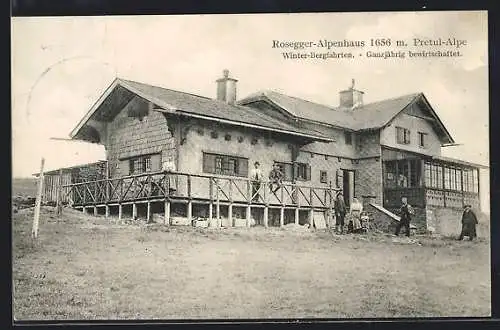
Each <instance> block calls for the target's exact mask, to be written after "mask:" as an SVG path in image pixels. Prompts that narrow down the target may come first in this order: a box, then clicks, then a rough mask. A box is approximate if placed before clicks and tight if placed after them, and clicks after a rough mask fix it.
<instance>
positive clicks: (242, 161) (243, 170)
mask: <svg viewBox="0 0 500 330" xmlns="http://www.w3.org/2000/svg"><path fill="white" fill-rule="evenodd" d="M238 174H239V175H241V176H248V159H246V158H239V159H238Z"/></svg>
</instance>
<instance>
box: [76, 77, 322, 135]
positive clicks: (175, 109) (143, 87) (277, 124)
mask: <svg viewBox="0 0 500 330" xmlns="http://www.w3.org/2000/svg"><path fill="white" fill-rule="evenodd" d="M117 86H121V87H123V88H125V89H127V90H128V91H130V92H132V93H134V94H137V95H139V96H140V97H142V98H144V99H146V100H148V101H150V102H152V103H154V104H156V105H157V106H159V107H161V108H162V109H160V111H161V110H164V112H168V113H172V114H180V115H187V116H189V115H192V116H195V115H198V117H202V118H205V119H208V120H215V121H217V120H219V121H224V122H227V123H231V124H235V125H241V126H245V125H246V126H251V127H257V128H261V129H265V130H270V131H278V132H281V133H285V134H291V135H298V136H304V137H308V138H313V139H317V140H322V141H330V140H331V139H330V138H328V137H326V136H324V135H322V134H321V133H319V132H315V131H311V130H304V129H301V128H299V127H295V126H293V125H291V124H288V123H285V122H283V121H279V120H277V119H275V118H273V117H270V116H268V115H266V114H263V113H261V112H260V111H258V110H256V109H253V108H251V107H245V106H241V105H231V104H227V103H226V102H223V101H219V100H214V99H211V98H208V97H204V96H199V95H195V94H190V93H185V92H180V91H176V90H171V89H166V88H162V87H158V86H152V85H148V84H144V83H140V82H136V81H131V80H126V79H121V78H117V79H116V80H115V81H114V82H113V84H112V85H111V86H110V87H109V88H108V90H107V91H106V92H105V93H104V94H103V96H102V97H101V99H100V101H98V102H97V103H96V104H95V105H94V107H92V109H91V110H90V111H89V113H88V114H87V115H86V116H85V117H84V118H83V119H82V121H81V122H80V124H79V125H78V126H77V127H76V128H75V129H74V130H73V132H72V133H71V136H72V137H74V136H75V135H76V134H77V133H78V131H79V130H80V129H81V127H82V126H83V125H84V124H85V122H86V121H88V119H90V117H91V116H92V115H93V114H94V113H95V112H98V111H99V107H100V105H101V104H102V103H103V102H104V99H105V98H106V97H107V95H110V94H111V93H112V90H114V89H115V88H117Z"/></svg>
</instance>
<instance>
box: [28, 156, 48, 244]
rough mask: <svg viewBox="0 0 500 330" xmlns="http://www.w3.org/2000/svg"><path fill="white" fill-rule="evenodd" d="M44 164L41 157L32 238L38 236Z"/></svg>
mask: <svg viewBox="0 0 500 330" xmlns="http://www.w3.org/2000/svg"><path fill="white" fill-rule="evenodd" d="M44 164H45V159H44V158H42V161H41V165H40V174H39V177H38V191H37V195H36V202H35V215H34V217H33V228H32V230H31V236H32V237H33V238H35V239H36V238H37V237H38V222H39V220H40V206H41V204H42V191H43V166H44Z"/></svg>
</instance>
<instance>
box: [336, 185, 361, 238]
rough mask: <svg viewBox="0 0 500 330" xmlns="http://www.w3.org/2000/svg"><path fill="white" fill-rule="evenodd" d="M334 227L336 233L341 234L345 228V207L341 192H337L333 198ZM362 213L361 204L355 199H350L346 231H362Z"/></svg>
mask: <svg viewBox="0 0 500 330" xmlns="http://www.w3.org/2000/svg"><path fill="white" fill-rule="evenodd" d="M334 206H335V219H336V223H335V229H336V231H337V232H338V233H340V234H343V233H344V228H345V217H346V215H347V208H346V205H345V202H344V195H343V194H342V193H338V194H337V198H336V199H335V205H334ZM362 213H363V204H361V202H360V201H359V200H358V199H357V198H354V199H353V200H352V203H351V206H350V208H349V214H350V221H349V223H348V225H347V232H352V233H359V232H361V231H363V229H364V228H363V226H362V224H361V214H362Z"/></svg>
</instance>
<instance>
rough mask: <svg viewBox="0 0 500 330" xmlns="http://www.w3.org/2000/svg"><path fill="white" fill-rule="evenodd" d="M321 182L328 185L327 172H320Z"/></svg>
mask: <svg viewBox="0 0 500 330" xmlns="http://www.w3.org/2000/svg"><path fill="white" fill-rule="evenodd" d="M319 182H321V183H328V173H327V172H326V171H319Z"/></svg>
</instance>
